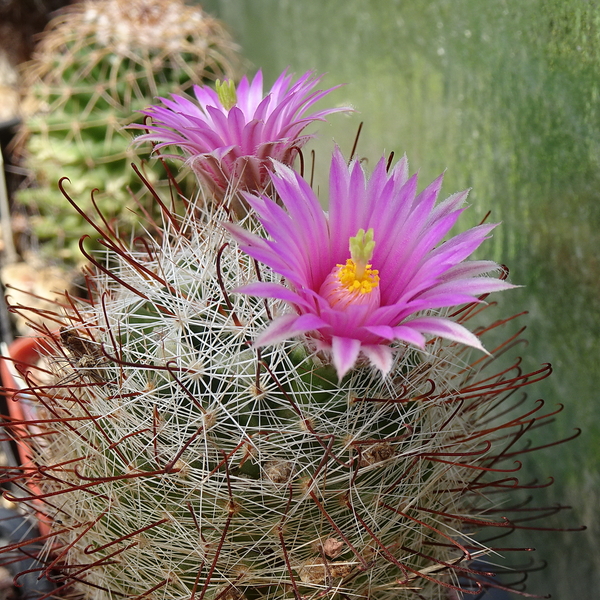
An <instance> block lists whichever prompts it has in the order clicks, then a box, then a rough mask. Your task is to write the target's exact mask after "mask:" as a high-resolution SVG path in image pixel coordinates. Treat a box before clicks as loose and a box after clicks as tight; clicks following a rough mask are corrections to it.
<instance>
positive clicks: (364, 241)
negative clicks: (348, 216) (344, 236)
mask: <svg viewBox="0 0 600 600" xmlns="http://www.w3.org/2000/svg"><path fill="white" fill-rule="evenodd" d="M373 235H374V234H373V228H372V227H371V228H370V229H369V230H368V231H367V232H366V233H365V230H364V229H359V230H358V233H357V234H356V235H355V236H354V237H351V238H350V256H351V257H352V260H353V262H354V264H355V265H356V270H357V277H358V278H361V277H362V276H363V273H364V271H365V269H366V268H367V264H368V263H369V261H370V260H371V259H372V258H373V250H374V249H375V240H374V239H373Z"/></svg>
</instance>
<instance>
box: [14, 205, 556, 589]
mask: <svg viewBox="0 0 600 600" xmlns="http://www.w3.org/2000/svg"><path fill="white" fill-rule="evenodd" d="M186 215H187V216H186V217H185V218H184V219H183V220H180V219H179V218H177V217H176V216H174V215H173V214H172V213H171V212H170V211H169V210H167V209H166V208H165V209H164V223H163V224H162V225H161V226H160V227H157V230H156V232H155V233H156V235H155V236H154V238H155V239H147V240H146V241H145V242H144V243H143V244H140V246H139V247H138V248H137V249H136V248H127V247H125V246H124V245H123V243H122V241H121V240H120V239H119V238H118V236H115V233H114V232H113V231H111V230H110V229H107V228H106V227H102V228H101V227H100V226H98V225H96V222H98V223H101V222H102V221H101V219H93V218H92V217H91V216H90V215H89V214H88V215H87V216H88V218H89V219H90V224H94V226H95V227H96V228H97V230H98V233H100V234H101V235H102V236H103V237H104V241H105V244H106V245H107V246H108V247H109V249H110V256H111V258H110V267H107V266H106V265H104V264H102V261H101V259H100V258H97V259H96V261H97V266H98V267H99V269H98V274H97V275H95V276H94V277H93V278H91V279H90V290H91V292H92V293H91V299H90V300H89V301H75V300H73V299H70V298H68V299H67V300H66V301H65V303H64V305H70V306H71V308H70V309H69V311H68V314H67V316H66V317H65V316H61V310H60V307H59V308H57V314H56V320H57V322H61V323H62V326H61V328H60V331H57V332H53V333H51V332H49V331H48V330H40V333H42V334H44V336H45V337H46V339H47V340H48V339H50V340H51V343H52V345H53V347H54V348H53V350H51V351H50V352H49V366H46V367H42V366H40V367H39V372H38V373H37V375H36V373H35V372H32V373H30V374H29V375H28V377H27V379H28V382H29V385H30V388H29V389H28V390H26V392H25V393H28V394H30V395H31V394H34V395H35V397H36V398H37V403H38V406H39V419H38V420H37V421H33V422H31V423H30V424H29V425H30V426H34V427H36V428H37V429H35V430H32V431H31V433H30V434H29V436H28V439H29V443H31V444H32V446H33V452H32V456H33V460H34V464H33V465H29V466H28V467H27V468H25V469H24V471H23V472H21V473H19V472H18V471H17V472H15V471H14V470H13V471H9V476H10V475H12V479H14V480H17V481H18V480H20V479H22V478H23V477H25V479H27V480H28V481H29V483H28V485H29V488H27V487H26V486H25V485H24V484H23V483H21V486H22V487H23V489H24V490H26V491H25V495H23V494H21V495H16V496H9V499H11V500H13V501H15V502H18V503H20V504H21V505H22V506H29V507H30V508H33V509H34V510H36V511H37V512H38V514H39V515H40V518H41V519H42V521H43V522H44V523H45V525H46V527H49V528H50V531H49V532H47V533H45V534H44V535H43V536H42V538H43V539H45V540H46V550H45V551H44V552H42V553H41V556H42V557H44V558H45V561H46V565H45V567H44V569H45V572H46V573H47V574H49V575H50V574H51V576H52V578H53V580H54V581H58V582H59V584H60V587H59V590H58V591H59V592H61V593H62V594H64V593H67V592H68V593H79V594H83V595H84V596H85V597H86V598H95V599H98V600H100V599H102V600H104V599H108V598H114V597H123V596H125V597H135V598H150V597H158V596H160V597H162V598H168V599H169V600H171V599H173V600H175V599H187V598H197V599H199V600H200V599H204V598H207V599H208V598H210V599H211V600H217V599H220V600H226V599H232V600H233V599H235V600H241V599H247V600H253V599H258V598H261V599H264V600H280V599H284V598H291V597H295V598H296V599H298V600H299V599H300V598H320V597H324V596H325V597H331V598H333V597H336V598H340V599H344V598H377V599H390V600H391V599H414V600H417V599H419V598H438V599H441V598H454V597H462V594H463V593H467V594H475V593H477V592H478V591H480V590H482V589H485V588H486V587H498V586H501V585H502V584H501V583H499V582H498V581H496V580H495V579H494V577H493V576H494V574H495V573H496V572H497V571H498V569H499V567H497V566H496V567H491V566H490V563H489V561H491V562H492V563H493V562H496V561H498V560H499V557H498V556H497V554H498V552H499V551H500V549H498V548H495V547H494V546H493V545H492V546H491V547H488V546H487V545H486V543H485V539H486V535H485V532H486V531H487V530H491V531H492V532H493V533H492V534H491V535H489V536H487V537H489V538H492V539H493V538H494V537H495V536H497V535H499V534H498V532H500V537H503V536H502V535H501V534H504V533H505V532H508V531H510V530H511V529H512V528H518V527H519V525H518V521H512V520H511V515H513V516H515V517H517V519H518V518H519V516H520V512H519V511H520V509H521V506H520V505H519V502H518V499H517V498H515V499H514V500H513V502H509V503H506V502H504V504H503V505H502V512H498V509H497V504H496V503H497V492H498V491H499V490H503V489H508V490H512V491H513V492H514V491H515V490H518V489H519V488H520V484H519V482H518V480H517V479H516V477H515V473H516V472H517V471H518V470H519V468H520V464H519V463H518V462H515V456H518V454H519V452H520V451H523V452H529V451H530V450H531V448H529V447H528V446H527V445H526V444H523V442H522V436H523V432H524V430H527V429H528V428H530V427H531V426H534V425H535V424H538V425H539V424H543V423H544V422H545V421H547V420H549V418H550V417H551V415H550V414H549V413H550V412H553V411H547V410H544V408H543V402H540V401H538V402H535V403H530V402H529V401H527V400H526V399H523V398H515V397H514V396H513V394H514V392H515V390H518V389H519V388H521V387H523V386H526V385H528V384H530V383H533V382H535V381H539V380H540V379H543V378H544V377H546V376H547V375H548V374H549V372H550V368H549V367H548V366H545V367H542V368H541V369H540V370H539V371H536V372H534V373H527V374H526V373H523V372H522V371H521V369H520V359H518V358H517V359H512V362H508V361H503V360H500V361H499V360H498V359H499V358H500V359H503V358H504V356H503V355H504V354H505V353H506V352H508V351H509V350H510V349H511V348H512V347H514V346H515V345H517V344H519V338H518V335H516V334H513V333H512V332H510V331H509V332H508V333H506V334H505V335H506V339H505V340H504V341H501V342H498V343H497V345H492V346H491V347H490V350H491V351H492V353H493V354H495V355H496V358H493V357H491V356H484V355H480V354H478V355H477V356H476V357H471V356H470V354H469V353H470V351H469V350H468V348H467V347H466V346H465V345H463V344H459V343H457V342H455V341H452V340H444V339H443V338H440V337H434V338H431V339H430V340H429V341H428V342H427V344H426V349H425V351H421V350H419V349H417V348H412V347H411V346H410V345H401V346H399V347H398V348H397V351H396V353H395V355H394V359H393V364H392V365H391V368H390V372H389V374H388V375H387V376H385V377H383V376H382V374H381V373H380V371H379V370H378V369H377V368H373V367H372V366H370V365H369V364H368V363H367V362H366V361H361V360H359V361H358V362H357V363H356V365H354V366H353V367H352V368H351V369H350V370H349V373H348V374H347V375H345V376H344V377H343V379H341V380H340V379H339V377H338V374H337V373H336V370H335V368H334V366H333V365H332V363H331V358H330V355H329V354H328V353H327V352H326V351H323V350H319V349H315V348H314V347H313V345H312V343H311V342H310V338H309V337H307V336H300V337H296V338H293V339H289V340H286V341H284V342H282V343H278V344H271V345H267V346H265V347H263V348H257V347H256V346H252V344H251V341H252V340H253V339H255V337H256V336H257V335H259V334H260V332H261V331H262V330H263V328H264V325H265V324H266V323H267V322H269V321H270V320H271V319H273V318H276V317H277V315H279V314H280V313H281V312H284V313H285V311H286V308H285V302H283V301H281V300H279V301H276V300H272V299H267V300H265V299H263V298H255V297H253V296H251V295H247V294H239V293H235V290H237V289H239V286H242V285H244V284H247V283H248V282H249V281H256V280H257V268H259V269H260V270H259V271H258V273H260V277H258V278H259V279H260V280H262V281H263V283H269V282H271V283H276V282H278V281H279V280H280V277H279V276H278V275H276V274H275V273H273V272H271V271H269V270H265V269H264V268H263V267H257V263H256V262H255V261H254V260H252V259H250V258H249V257H248V256H247V255H246V254H244V253H242V252H241V251H240V248H239V247H238V246H237V245H236V244H234V243H233V242H232V240H231V237H230V235H229V234H228V232H227V231H226V229H225V228H223V227H222V226H221V224H220V223H222V222H227V221H228V220H229V219H230V218H231V213H230V211H228V210H227V208H226V207H225V206H222V205H216V204H214V203H204V202H201V201H200V199H199V200H198V202H197V203H196V204H193V203H192V204H190V205H189V206H188V212H187V213H186ZM238 225H239V226H240V227H243V228H245V229H246V230H247V231H249V232H250V233H255V234H263V230H262V227H261V226H260V224H259V222H258V220H257V219H256V218H255V216H254V215H253V214H250V215H247V216H246V217H245V218H244V219H243V220H242V221H240V222H239V223H238ZM492 310H494V309H493V308H492V307H489V306H488V307H487V308H482V307H481V305H480V304H478V303H471V304H468V305H466V306H465V307H463V308H462V309H460V310H455V311H454V313H452V314H448V315H447V318H448V319H453V320H454V321H455V322H456V323H457V324H459V325H461V326H464V325H467V324H470V323H472V322H473V321H479V323H480V326H479V328H478V329H476V330H475V333H476V335H477V336H478V338H479V337H481V338H483V339H485V338H487V337H490V336H492V337H493V335H494V332H497V331H501V330H504V329H506V328H507V327H510V322H511V319H500V320H490V318H489V317H488V316H487V313H488V312H489V311H492ZM40 374H41V375H43V376H44V377H41V376H40ZM36 377H38V380H39V383H38V384H35V383H34V381H35V378H36ZM48 377H50V380H51V383H50V384H48ZM12 426H13V427H14V428H16V429H18V428H19V427H20V424H18V423H13V424H12ZM8 427H9V430H10V424H9V426H8ZM21 435H22V434H21ZM525 487H527V486H526V485H525ZM27 490H28V491H27ZM527 510H528V513H527V514H528V520H529V519H530V518H534V517H535V514H536V513H535V510H534V509H533V508H531V507H529V508H528V509H527ZM529 511H530V512H529ZM538 516H540V517H541V516H544V509H540V510H539V515H538ZM527 525H528V528H531V527H532V525H531V523H528V524H527ZM500 545H501V546H503V548H502V550H501V551H502V553H506V552H507V551H508V550H507V548H506V546H507V544H506V542H505V541H503V542H502V543H501V544H500ZM16 549H17V550H18V545H16ZM9 550H15V548H13V547H9ZM490 555H494V556H493V557H491V558H490ZM475 559H477V561H478V562H477V563H476V564H475V565H472V561H474V560H475Z"/></svg>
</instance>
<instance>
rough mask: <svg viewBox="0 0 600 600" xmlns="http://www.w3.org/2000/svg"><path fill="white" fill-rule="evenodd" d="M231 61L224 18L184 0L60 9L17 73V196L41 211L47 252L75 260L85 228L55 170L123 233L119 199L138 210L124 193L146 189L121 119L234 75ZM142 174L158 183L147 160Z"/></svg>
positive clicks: (37, 222)
mask: <svg viewBox="0 0 600 600" xmlns="http://www.w3.org/2000/svg"><path fill="white" fill-rule="evenodd" d="M238 64H239V63H238V59H237V55H236V51H235V46H234V44H233V43H232V41H231V38H230V37H229V35H228V34H227V32H226V31H225V30H224V28H223V27H222V25H221V24H220V23H219V22H218V21H217V20H215V19H213V18H211V17H209V16H207V15H206V14H205V13H204V12H203V11H202V10H201V9H200V8H199V7H196V6H186V5H185V4H184V2H183V0H166V1H165V0H85V1H83V2H80V3H78V4H76V5H74V6H72V7H70V8H69V9H67V10H65V11H64V12H63V13H62V14H61V15H60V16H58V17H57V18H56V19H55V20H54V21H53V22H52V23H51V24H50V25H49V27H48V30H47V32H46V33H45V37H44V38H43V39H42V41H41V43H40V45H39V47H38V50H37V52H36V54H35V56H34V60H33V61H32V62H31V63H30V64H29V65H28V67H27V69H26V72H25V74H24V79H25V86H26V89H27V90H28V91H27V96H26V98H25V102H24V106H25V112H26V119H25V124H24V127H23V129H22V130H21V132H20V134H19V142H18V145H19V146H21V147H23V152H24V154H25V158H26V165H27V167H28V168H29V169H30V170H31V172H32V174H33V176H34V179H35V186H32V187H29V188H27V189H25V190H22V191H21V192H20V193H19V195H18V200H19V202H21V203H24V204H27V205H30V206H31V207H32V210H33V212H34V213H35V212H38V213H39V216H37V217H36V218H34V221H33V223H34V231H35V233H36V234H37V235H38V237H39V238H40V239H41V240H42V241H44V242H47V244H48V245H49V246H48V253H49V254H51V253H52V254H54V255H56V253H58V254H59V255H62V256H63V258H67V259H71V260H73V258H74V257H76V256H78V255H79V253H78V250H77V243H78V240H79V237H80V236H81V235H83V234H85V233H92V230H91V229H90V228H89V226H87V225H86V223H85V221H84V220H83V219H81V218H79V217H78V215H76V214H75V213H74V212H73V211H72V210H70V207H69V206H68V204H67V203H66V202H65V199H64V197H63V196H62V194H61V193H60V191H59V190H58V187H57V181H58V179H59V178H60V177H62V176H66V177H68V178H69V179H70V180H71V182H72V183H73V186H75V187H76V189H77V192H78V197H79V198H85V197H89V195H90V193H91V191H92V190H93V189H94V188H97V189H99V190H101V193H99V194H98V195H97V196H98V200H101V201H102V203H103V210H104V212H105V214H106V215H107V216H109V217H114V216H118V218H119V220H120V227H121V231H122V232H127V231H130V230H131V229H132V228H133V227H134V223H135V218H134V216H133V213H132V212H131V211H130V210H126V209H125V207H129V208H131V207H133V208H136V204H135V202H134V201H133V200H132V195H133V196H137V197H138V198H139V197H140V196H141V195H142V194H143V192H144V189H143V187H142V186H141V185H140V183H139V179H138V178H137V177H136V176H135V174H134V172H133V171H132V169H131V168H130V163H131V162H132V160H133V159H135V157H136V154H135V151H134V150H133V149H132V148H131V147H130V144H131V140H132V135H131V134H130V133H129V132H128V131H126V130H124V129H123V127H124V126H126V125H128V124H129V123H131V122H132V121H134V120H135V119H136V118H139V115H136V111H139V110H142V109H143V108H145V107H147V106H148V104H149V103H151V102H152V101H153V99H154V98H155V97H157V96H162V95H167V94H169V93H171V92H174V91H178V92H183V91H185V90H187V89H188V88H191V86H192V85H193V84H200V83H207V82H213V81H214V80H215V79H218V78H221V79H222V78H224V77H235V76H236V72H237V67H238ZM148 177H149V178H150V179H151V180H153V181H154V182H156V181H157V180H158V179H161V178H162V179H165V173H164V170H163V169H162V168H161V167H160V165H155V166H153V168H152V169H151V171H150V173H149V174H148ZM129 190H131V191H129ZM146 205H148V203H146ZM91 206H92V205H91V201H88V203H87V205H86V206H85V208H86V210H88V211H89V210H90V209H91ZM136 209H137V208H136ZM149 210H150V209H149Z"/></svg>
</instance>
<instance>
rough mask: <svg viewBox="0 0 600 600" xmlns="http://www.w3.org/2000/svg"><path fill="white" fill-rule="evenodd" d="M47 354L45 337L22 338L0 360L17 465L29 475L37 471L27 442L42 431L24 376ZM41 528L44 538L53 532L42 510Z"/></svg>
mask: <svg viewBox="0 0 600 600" xmlns="http://www.w3.org/2000/svg"><path fill="white" fill-rule="evenodd" d="M43 353H44V345H43V340H42V338H29V337H28V338H19V339H18V340H15V341H14V342H13V343H12V344H11V345H10V346H9V348H8V358H5V357H2V358H1V359H0V375H1V377H2V384H3V387H4V393H5V395H6V404H7V407H8V416H9V425H8V426H6V425H5V427H7V428H8V429H10V433H11V437H12V438H13V439H14V440H15V445H16V449H17V454H18V456H17V457H16V458H17V459H18V460H17V462H18V463H20V466H21V468H22V469H23V473H25V474H26V473H27V472H28V471H31V472H35V469H36V467H35V464H34V462H33V460H32V455H33V453H32V451H31V448H30V447H29V444H28V441H27V440H28V439H30V437H31V436H35V435H36V434H38V433H39V431H40V430H39V428H38V427H37V426H36V425H35V424H32V423H35V421H36V419H37V409H36V405H35V398H34V397H33V396H31V395H28V394H27V393H23V392H21V391H20V390H24V389H26V388H27V387H29V385H28V384H27V381H26V379H25V377H24V376H23V375H24V374H26V373H27V372H28V371H33V369H34V367H35V365H36V363H37V362H38V360H39V358H40V356H41V355H42V354H43ZM28 487H29V489H30V490H31V492H32V494H36V493H39V489H38V488H37V487H36V486H35V485H34V484H32V483H31V482H29V483H28ZM40 503H41V501H40ZM38 525H39V529H40V533H41V534H42V535H46V534H47V533H49V531H50V528H49V525H48V518H47V517H46V516H45V515H44V513H43V511H42V510H40V512H39V513H38Z"/></svg>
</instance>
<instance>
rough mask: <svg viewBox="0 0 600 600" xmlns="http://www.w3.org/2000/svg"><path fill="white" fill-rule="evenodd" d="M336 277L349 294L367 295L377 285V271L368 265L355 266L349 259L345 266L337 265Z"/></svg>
mask: <svg viewBox="0 0 600 600" xmlns="http://www.w3.org/2000/svg"><path fill="white" fill-rule="evenodd" d="M337 267H338V272H337V277H338V279H339V281H340V283H341V284H342V286H343V287H344V288H346V289H347V290H348V291H349V292H353V293H359V294H368V293H369V292H371V291H373V288H376V287H377V286H378V285H379V271H378V270H377V269H373V268H371V265H370V264H365V265H361V264H357V263H356V262H355V261H354V260H353V259H351V258H349V259H348V260H347V261H346V264H345V265H337Z"/></svg>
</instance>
